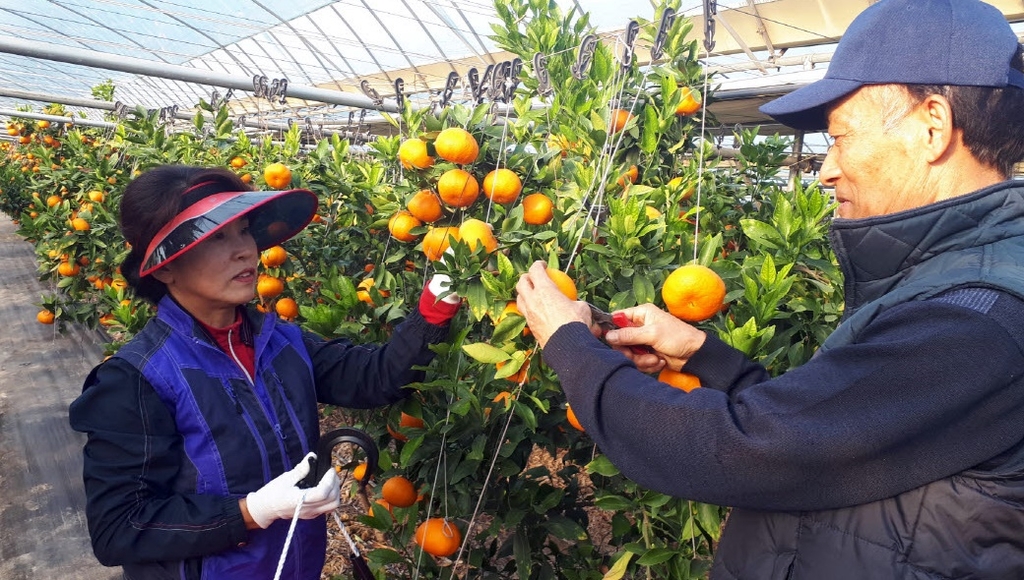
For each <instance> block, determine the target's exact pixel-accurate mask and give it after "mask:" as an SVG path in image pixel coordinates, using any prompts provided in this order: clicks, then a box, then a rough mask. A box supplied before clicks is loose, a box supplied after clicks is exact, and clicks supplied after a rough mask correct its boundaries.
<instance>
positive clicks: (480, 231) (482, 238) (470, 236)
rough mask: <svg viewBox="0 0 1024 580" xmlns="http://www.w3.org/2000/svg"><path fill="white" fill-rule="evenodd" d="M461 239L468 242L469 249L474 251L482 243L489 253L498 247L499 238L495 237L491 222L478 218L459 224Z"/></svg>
mask: <svg viewBox="0 0 1024 580" xmlns="http://www.w3.org/2000/svg"><path fill="white" fill-rule="evenodd" d="M459 239H460V240H462V241H463V242H466V245H468V246H469V249H470V250H472V251H474V252H475V251H476V248H477V246H480V245H482V246H483V247H484V250H485V251H486V252H487V253H488V254H489V253H491V252H493V251H494V250H497V249H498V238H495V237H494V232H493V231H492V229H491V224H489V223H487V222H485V221H482V220H478V219H476V218H469V219H467V220H466V221H464V222H462V225H461V226H459Z"/></svg>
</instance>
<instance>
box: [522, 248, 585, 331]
mask: <svg viewBox="0 0 1024 580" xmlns="http://www.w3.org/2000/svg"><path fill="white" fill-rule="evenodd" d="M516 292H517V293H518V296H517V297H516V306H517V307H518V308H519V312H521V313H522V315H523V317H524V318H526V324H527V325H528V326H529V327H530V331H531V332H533V336H534V337H535V338H536V339H537V344H539V345H540V346H541V348H544V345H545V344H547V342H548V339H549V338H551V335H552V334H554V333H555V331H556V330H558V329H559V328H560V327H562V326H563V325H566V324H569V323H570V322H582V323H583V324H586V325H587V326H588V327H589V326H591V319H590V307H589V306H588V305H587V303H586V302H579V301H572V300H569V298H567V297H566V296H565V295H564V294H562V292H561V291H559V289H558V287H557V286H555V283H554V281H552V280H551V277H550V276H548V273H547V264H545V263H544V262H542V261H537V262H534V263H533V265H532V266H530V269H529V270H528V271H527V272H526V273H525V274H523V275H522V276H521V277H520V278H519V283H518V284H516Z"/></svg>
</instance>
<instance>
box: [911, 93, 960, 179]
mask: <svg viewBox="0 0 1024 580" xmlns="http://www.w3.org/2000/svg"><path fill="white" fill-rule="evenodd" d="M919 110H920V111H921V115H922V116H923V120H924V122H925V124H926V129H927V131H928V136H927V139H926V140H925V144H924V146H925V149H926V150H925V155H926V158H927V160H928V162H929V163H934V162H936V161H938V160H939V159H942V158H943V157H944V156H946V155H948V154H949V153H951V152H952V151H951V148H952V147H953V146H954V145H955V144H956V139H957V136H956V130H955V129H954V128H953V107H952V106H951V105H950V104H949V100H948V99H946V97H944V96H942V95H928V96H927V97H926V98H925V99H924V102H922V103H921V105H920V109H919Z"/></svg>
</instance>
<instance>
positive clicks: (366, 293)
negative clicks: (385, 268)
mask: <svg viewBox="0 0 1024 580" xmlns="http://www.w3.org/2000/svg"><path fill="white" fill-rule="evenodd" d="M374 284H375V281H374V279H373V278H366V279H364V280H363V281H362V282H360V283H359V285H358V286H356V297H357V298H359V301H360V302H365V303H367V304H369V305H370V306H375V304H374V303H373V296H371V295H370V288H373V286H374ZM378 292H380V295H381V296H382V297H384V298H387V297H388V296H391V292H389V291H388V290H378Z"/></svg>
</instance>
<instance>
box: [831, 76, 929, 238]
mask: <svg viewBox="0 0 1024 580" xmlns="http://www.w3.org/2000/svg"><path fill="white" fill-rule="evenodd" d="M906 99H907V97H906V93H904V92H903V90H902V89H900V88H898V87H894V86H868V87H863V88H861V89H859V90H857V91H856V92H854V93H853V94H852V95H850V96H848V97H846V98H845V99H843V100H841V101H839V102H838V103H836V104H835V105H833V107H832V108H831V110H829V112H828V133H829V135H831V136H832V138H833V139H835V143H834V144H833V145H832V147H831V149H829V152H828V155H827V156H826V157H825V161H824V163H823V164H822V166H821V173H820V178H821V182H822V184H824V185H825V186H826V187H832V188H834V189H835V198H836V201H838V202H839V209H838V210H837V214H838V216H839V217H841V218H846V219H858V218H866V217H872V216H878V215H886V214H891V213H896V212H899V211H903V210H907V209H912V208H915V207H920V206H922V205H926V204H929V203H932V202H933V201H935V193H936V192H934V191H930V188H929V187H928V186H927V185H926V177H927V174H928V169H929V163H928V161H927V160H926V159H925V158H924V155H923V150H922V148H921V146H920V144H921V141H920V139H921V137H922V131H925V133H926V132H927V128H926V127H924V125H923V123H922V122H921V119H920V118H919V117H918V116H917V115H916V109H912V108H910V107H909V105H908V101H907V100H906ZM925 136H927V135H926V134H925Z"/></svg>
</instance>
